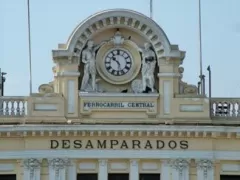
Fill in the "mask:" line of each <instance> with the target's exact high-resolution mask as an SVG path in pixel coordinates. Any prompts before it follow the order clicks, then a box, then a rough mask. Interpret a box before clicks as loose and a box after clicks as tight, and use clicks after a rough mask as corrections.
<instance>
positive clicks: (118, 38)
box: [110, 31, 125, 47]
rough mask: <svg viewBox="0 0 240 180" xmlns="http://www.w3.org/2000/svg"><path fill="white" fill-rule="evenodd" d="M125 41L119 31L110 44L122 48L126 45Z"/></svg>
mask: <svg viewBox="0 0 240 180" xmlns="http://www.w3.org/2000/svg"><path fill="white" fill-rule="evenodd" d="M124 41H125V39H124V37H123V36H122V34H121V33H120V32H119V31H117V32H116V33H115V35H114V36H113V37H112V38H111V40H110V42H112V43H113V45H114V46H115V47H119V46H121V45H122V44H123V43H124Z"/></svg>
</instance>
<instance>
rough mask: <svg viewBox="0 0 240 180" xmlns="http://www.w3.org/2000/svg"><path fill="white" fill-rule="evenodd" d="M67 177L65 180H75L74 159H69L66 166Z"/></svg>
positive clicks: (75, 168)
mask: <svg viewBox="0 0 240 180" xmlns="http://www.w3.org/2000/svg"><path fill="white" fill-rule="evenodd" d="M67 177H68V178H67V180H77V167H76V162H75V161H74V160H71V162H70V164H69V166H68V167H67Z"/></svg>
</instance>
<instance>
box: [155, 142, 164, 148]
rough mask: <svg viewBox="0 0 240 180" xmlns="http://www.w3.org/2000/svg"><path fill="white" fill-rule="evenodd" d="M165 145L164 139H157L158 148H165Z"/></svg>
mask: <svg viewBox="0 0 240 180" xmlns="http://www.w3.org/2000/svg"><path fill="white" fill-rule="evenodd" d="M164 146H165V143H164V141H161V140H157V149H162V148H164Z"/></svg>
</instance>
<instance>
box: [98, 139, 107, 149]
mask: <svg viewBox="0 0 240 180" xmlns="http://www.w3.org/2000/svg"><path fill="white" fill-rule="evenodd" d="M97 148H99V149H106V148H107V141H106V140H103V141H100V140H98V141H97Z"/></svg>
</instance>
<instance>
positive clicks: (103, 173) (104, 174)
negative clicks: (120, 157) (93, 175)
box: [98, 159, 108, 180]
mask: <svg viewBox="0 0 240 180" xmlns="http://www.w3.org/2000/svg"><path fill="white" fill-rule="evenodd" d="M107 179H108V161H107V160H106V159H99V160H98V180H107Z"/></svg>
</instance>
